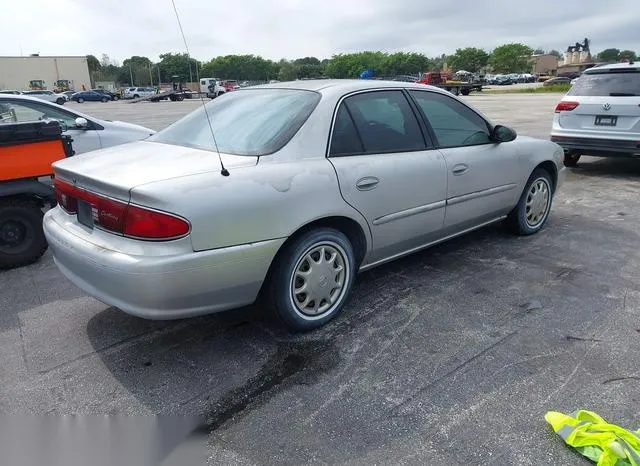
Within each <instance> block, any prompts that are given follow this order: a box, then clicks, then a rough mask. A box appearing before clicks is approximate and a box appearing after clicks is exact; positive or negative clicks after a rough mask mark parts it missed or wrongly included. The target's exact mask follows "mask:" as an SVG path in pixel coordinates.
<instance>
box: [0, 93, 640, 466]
mask: <svg viewBox="0 0 640 466" xmlns="http://www.w3.org/2000/svg"><path fill="white" fill-rule="evenodd" d="M558 98H559V96H558V95H547V94H538V95H536V94H522V95H519V94H517V95H516V94H510V95H496V94H492V95H484V96H483V95H474V94H472V95H471V96H469V97H467V98H466V99H467V100H468V101H469V102H471V103H472V104H473V105H475V106H476V107H477V108H478V109H480V110H481V111H483V112H484V113H485V114H486V115H488V116H489V117H490V118H492V119H494V120H495V121H496V122H500V123H503V124H509V125H511V126H513V127H514V128H515V129H516V130H517V131H518V133H519V134H523V135H530V136H537V137H543V138H547V137H548V133H549V128H550V125H551V118H552V115H553V107H554V105H555V103H556V101H557V100H558ZM197 105H199V103H198V102H197V101H196V102H189V101H185V102H160V103H138V104H128V103H126V102H109V103H106V104H101V103H95V104H94V103H85V104H82V105H80V104H73V103H72V104H67V106H68V107H73V108H79V109H81V110H82V111H84V112H86V113H89V114H93V115H96V116H99V117H109V118H111V119H122V120H124V121H129V122H133V123H141V124H146V125H147V126H149V127H151V128H153V129H160V128H162V127H164V126H166V125H167V124H169V123H171V122H172V121H174V120H175V119H177V118H179V117H180V116H182V115H184V114H185V113H187V112H188V111H189V110H192V109H193V108H195V106H197ZM639 199H640V161H639V160H629V159H626V160H623V159H620V160H612V159H594V158H587V159H585V161H584V162H581V163H580V165H579V167H578V168H575V169H571V170H570V173H569V174H568V178H567V181H566V183H565V185H564V186H563V188H562V190H561V191H560V192H559V193H558V195H557V197H556V198H555V201H554V206H553V211H552V214H551V217H550V219H549V222H548V224H547V226H546V228H545V229H544V230H543V231H542V232H540V233H539V234H537V235H534V236H531V237H515V236H511V235H509V234H508V233H506V232H505V231H504V230H503V229H502V228H501V226H499V225H496V226H492V227H489V228H485V229H483V230H481V231H478V232H475V233H473V234H469V235H466V236H464V237H461V238H458V239H455V240H453V241H451V242H449V243H446V244H443V245H440V246H437V247H434V248H431V249H429V250H426V251H424V252H421V253H417V254H414V255H412V256H410V257H407V258H404V259H401V260H398V261H396V262H393V263H390V264H388V265H385V266H382V267H379V268H377V269H374V270H372V271H370V272H366V273H363V274H361V275H360V276H359V277H358V279H357V284H356V286H355V288H354V292H353V297H352V299H351V300H350V302H349V304H348V306H347V307H346V309H345V310H344V312H343V313H342V314H341V315H340V316H339V317H338V318H336V319H335V320H334V321H333V322H331V323H330V324H329V325H328V326H326V327H324V328H322V329H321V330H318V331H315V332H312V333H308V334H304V335H290V334H287V333H286V332H285V331H283V330H282V328H281V327H280V326H279V325H278V324H277V322H275V321H274V319H273V318H272V317H271V316H270V314H269V312H268V310H266V309H264V308H262V307H261V306H259V305H256V306H253V307H250V308H245V309H241V310H238V311H231V312H226V313H221V314H217V315H212V316H207V317H202V318H196V319H190V320H183V321H172V322H152V321H145V320H141V319H137V318H134V317H130V316H128V315H126V314H124V313H122V312H121V311H119V310H118V309H114V308H110V307H108V306H106V305H104V304H102V303H100V302H98V301H96V300H94V299H92V298H90V297H87V296H85V295H84V294H83V293H82V292H81V291H79V290H78V289H77V288H75V287H74V286H73V285H71V284H70V283H69V282H68V281H67V280H65V279H64V278H63V277H62V275H61V274H60V273H59V272H58V270H57V269H56V268H55V266H54V265H53V262H52V259H51V256H50V253H47V254H46V255H45V257H44V258H43V259H42V260H41V261H40V262H38V263H36V264H34V265H32V266H29V267H25V268H21V269H16V270H12V271H7V272H0V351H1V352H0V354H2V364H0V412H3V413H36V414H44V413H48V414H69V413H79V414H195V415H203V416H204V417H205V419H206V421H207V428H208V431H209V455H210V457H209V462H210V464H241V465H245V464H246V465H250V464H295V465H299V464H308V463H313V464H367V465H369V464H389V465H400V464H430V465H431V464H433V465H439V464H443V465H453V464H495V465H510V464H522V465H528V464H530V465H540V464H553V465H564V464H589V463H588V462H586V461H584V460H583V459H582V458H581V457H580V456H579V455H577V454H576V453H574V452H573V451H572V450H571V449H569V448H567V447H566V446H564V444H563V443H562V441H561V440H560V439H559V438H558V437H556V436H555V434H553V433H552V431H551V429H550V428H549V426H547V425H546V423H545V421H544V414H545V412H547V411H549V410H558V411H562V412H571V411H573V410H576V409H580V408H584V409H590V410H594V411H596V412H597V413H599V414H601V415H602V416H604V417H605V419H607V420H609V421H611V422H615V423H618V424H620V425H623V426H626V427H628V428H633V429H637V428H638V427H640V414H639V411H638V409H637V406H638V403H639V402H640V370H639V369H638V364H637V361H638V360H639V358H640V323H639V321H638V315H639V313H640V252H639V251H640V248H639V245H640V238H639V234H640V209H638V201H639ZM157 292H159V293H161V292H162V290H157Z"/></svg>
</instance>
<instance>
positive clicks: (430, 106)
mask: <svg viewBox="0 0 640 466" xmlns="http://www.w3.org/2000/svg"><path fill="white" fill-rule="evenodd" d="M410 93H411V96H412V97H413V98H414V99H415V101H416V103H417V104H418V107H420V109H421V110H422V112H423V113H424V115H425V117H426V118H427V120H428V121H429V123H430V124H431V128H432V129H433V132H434V133H435V136H436V139H437V140H438V144H439V145H440V147H461V146H474V145H478V144H488V143H490V142H492V141H491V136H490V133H489V126H488V125H487V122H486V121H485V120H484V119H483V118H482V117H481V116H480V115H478V114H477V113H476V112H474V111H473V110H471V109H470V108H469V107H467V106H466V105H464V104H462V103H460V102H458V101H457V100H455V99H453V98H451V97H448V96H446V95H444V94H440V93H436V92H429V91H413V90H412V91H410Z"/></svg>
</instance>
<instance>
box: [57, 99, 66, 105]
mask: <svg viewBox="0 0 640 466" xmlns="http://www.w3.org/2000/svg"><path fill="white" fill-rule="evenodd" d="M56 103H57V104H58V105H64V99H63V98H62V97H58V98H57V99H56Z"/></svg>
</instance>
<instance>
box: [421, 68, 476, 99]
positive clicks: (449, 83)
mask: <svg viewBox="0 0 640 466" xmlns="http://www.w3.org/2000/svg"><path fill="white" fill-rule="evenodd" d="M417 82H418V83H420V84H428V85H429V86H435V87H439V88H440V89H444V90H446V91H449V92H451V93H452V94H455V95H460V94H462V95H469V94H471V91H481V90H482V84H477V83H468V82H463V81H454V80H452V79H451V75H450V74H449V73H443V72H439V71H429V72H426V73H423V74H422V77H421V78H420V79H419V80H418V81H417Z"/></svg>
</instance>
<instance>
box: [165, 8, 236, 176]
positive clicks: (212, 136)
mask: <svg viewBox="0 0 640 466" xmlns="http://www.w3.org/2000/svg"><path fill="white" fill-rule="evenodd" d="M171 4H172V5H173V11H174V12H175V14H176V19H177V20H178V27H179V28H180V34H182V40H183V42H184V48H185V49H186V50H187V62H188V63H189V69H191V53H189V45H188V44H187V38H186V37H185V35H184V31H183V30H182V23H181V22H180V15H179V14H178V9H177V8H176V2H175V0H171ZM196 80H197V81H198V85H199V84H200V71H199V70H198V63H197V62H196ZM200 101H201V102H202V109H203V110H204V114H205V116H206V117H207V123H208V124H209V130H210V131H211V139H213V145H214V146H215V148H216V153H217V154H218V160H219V161H220V168H221V170H220V174H221V175H222V176H229V170H227V169H226V168H224V162H223V161H222V155H220V150H218V141H216V136H215V134H213V125H212V124H211V119H210V118H209V112H208V111H207V105H206V104H205V103H204V98H203V97H202V95H200Z"/></svg>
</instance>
